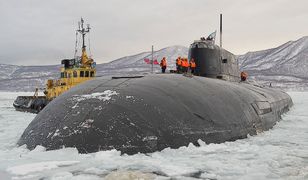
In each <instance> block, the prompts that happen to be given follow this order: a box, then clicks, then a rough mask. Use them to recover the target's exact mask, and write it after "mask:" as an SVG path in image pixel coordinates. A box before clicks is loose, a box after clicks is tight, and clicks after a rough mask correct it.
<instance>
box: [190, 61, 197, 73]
mask: <svg viewBox="0 0 308 180" xmlns="http://www.w3.org/2000/svg"><path fill="white" fill-rule="evenodd" d="M189 67H190V72H191V74H194V72H195V69H196V63H195V59H194V58H191V60H190V62H189Z"/></svg>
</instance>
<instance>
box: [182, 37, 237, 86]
mask: <svg viewBox="0 0 308 180" xmlns="http://www.w3.org/2000/svg"><path fill="white" fill-rule="evenodd" d="M188 58H189V59H192V58H194V60H195V62H196V70H195V75H197V76H203V77H210V78H217V79H223V80H227V81H239V80H240V71H239V67H238V62H237V59H236V56H235V55H234V54H232V53H230V52H229V51H227V50H225V49H223V48H221V47H219V46H217V45H215V44H214V42H213V41H209V40H202V39H201V40H196V41H194V43H192V44H191V45H190V48H189V54H188Z"/></svg>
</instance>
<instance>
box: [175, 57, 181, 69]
mask: <svg viewBox="0 0 308 180" xmlns="http://www.w3.org/2000/svg"><path fill="white" fill-rule="evenodd" d="M181 66H182V59H181V57H180V56H179V57H178V58H177V59H176V71H177V73H181Z"/></svg>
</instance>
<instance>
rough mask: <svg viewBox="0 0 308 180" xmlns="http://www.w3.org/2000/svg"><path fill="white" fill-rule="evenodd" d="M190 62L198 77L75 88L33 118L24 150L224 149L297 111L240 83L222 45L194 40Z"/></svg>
mask: <svg viewBox="0 0 308 180" xmlns="http://www.w3.org/2000/svg"><path fill="white" fill-rule="evenodd" d="M220 20H221V21H220V22H221V23H220V24H221V26H220V27H221V28H220V36H221V34H222V33H221V32H222V16H220ZM188 57H189V59H191V58H194V59H195V62H196V69H195V72H194V74H193V75H189V74H178V73H166V74H149V75H138V76H115V77H112V76H108V77H97V78H95V79H93V80H89V81H87V82H84V83H82V84H80V85H78V86H75V87H73V88H71V89H70V90H69V91H66V92H65V93H63V94H61V95H60V96H59V97H57V98H56V99H54V100H53V101H51V102H50V103H49V104H48V105H47V106H46V107H45V108H44V109H43V110H42V111H41V112H40V113H39V114H38V115H37V116H36V117H35V118H34V120H33V121H32V122H31V123H30V124H29V126H28V127H27V128H26V129H25V131H24V133H23V134H22V136H21V137H20V139H19V141H18V145H24V144H26V146H27V148H28V149H30V150H32V149H34V148H35V147H36V146H37V145H41V146H44V147H46V150H54V149H60V148H63V147H75V148H77V149H78V151H79V152H80V153H92V152H97V151H101V150H110V149H116V150H119V151H121V153H126V154H135V153H139V152H140V153H151V152H155V151H160V150H163V149H164V148H167V147H170V148H179V147H181V146H186V145H188V144H189V143H193V144H195V145H198V141H199V139H200V140H202V141H204V142H205V143H207V144H209V143H222V142H226V141H234V140H237V139H242V138H246V137H247V136H248V135H256V134H258V133H260V132H263V131H266V130H269V129H271V128H272V127H273V126H274V125H275V124H276V123H277V122H278V121H279V120H281V115H282V114H283V113H285V112H287V111H288V110H289V109H290V107H291V106H292V105H293V103H292V99H291V98H290V96H289V95H288V94H287V93H285V92H283V91H281V90H278V89H273V88H270V87H263V86H259V85H256V84H251V83H249V82H247V81H242V80H241V77H240V71H239V68H238V63H237V59H236V56H235V55H233V54H232V53H230V52H229V51H227V50H225V49H223V48H222V47H221V43H220V46H218V45H216V44H215V43H214V42H213V41H212V40H208V39H205V38H201V39H200V40H196V41H194V42H193V43H192V44H191V45H190V49H189V54H188Z"/></svg>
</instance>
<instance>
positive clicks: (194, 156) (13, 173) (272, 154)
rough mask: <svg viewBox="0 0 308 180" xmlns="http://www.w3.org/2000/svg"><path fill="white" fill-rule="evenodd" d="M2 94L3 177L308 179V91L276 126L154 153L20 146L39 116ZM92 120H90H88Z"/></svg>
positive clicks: (0, 140)
mask: <svg viewBox="0 0 308 180" xmlns="http://www.w3.org/2000/svg"><path fill="white" fill-rule="evenodd" d="M18 94H19V93H4V92H1V93H0V143H1V146H0V179H1V180H2V179H57V180H59V179H102V178H105V179H115V178H116V179H119V178H125V177H126V178H127V177H128V178H129V177H131V178H137V177H140V178H144V179H147V178H148V179H153V178H156V179H170V178H173V179H243V180H244V179H245V180H246V179H256V180H259V179H308V111H307V107H308V92H300V93H297V92H292V93H289V94H290V95H291V96H292V98H293V101H294V107H293V108H292V109H291V111H290V112H288V113H287V114H285V115H283V117H282V121H280V122H279V123H278V124H277V125H276V126H274V128H273V129H271V130H269V131H267V132H264V133H260V134H258V135H257V136H252V137H251V136H249V137H248V138H247V139H242V140H237V141H235V142H226V143H222V144H205V143H204V142H203V141H201V140H199V144H200V147H195V146H194V145H193V144H189V145H187V146H186V147H181V148H178V149H170V148H167V149H164V150H163V151H161V152H155V153H151V154H136V155H125V154H124V155H121V153H120V152H119V151H116V150H110V151H100V152H97V153H91V154H79V153H78V151H77V150H76V149H75V148H64V149H59V150H53V151H45V148H44V147H42V146H37V147H36V148H35V149H34V150H32V151H29V150H28V149H26V147H25V146H21V147H18V146H17V145H16V143H17V141H18V139H19V137H20V136H21V134H22V132H23V130H24V129H25V128H26V127H27V125H28V124H29V123H30V122H31V120H32V119H33V118H34V117H35V114H30V113H22V112H16V111H15V110H14V108H13V107H12V103H13V101H14V99H15V97H16V96H17V95H18ZM89 122H90V121H89Z"/></svg>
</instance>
